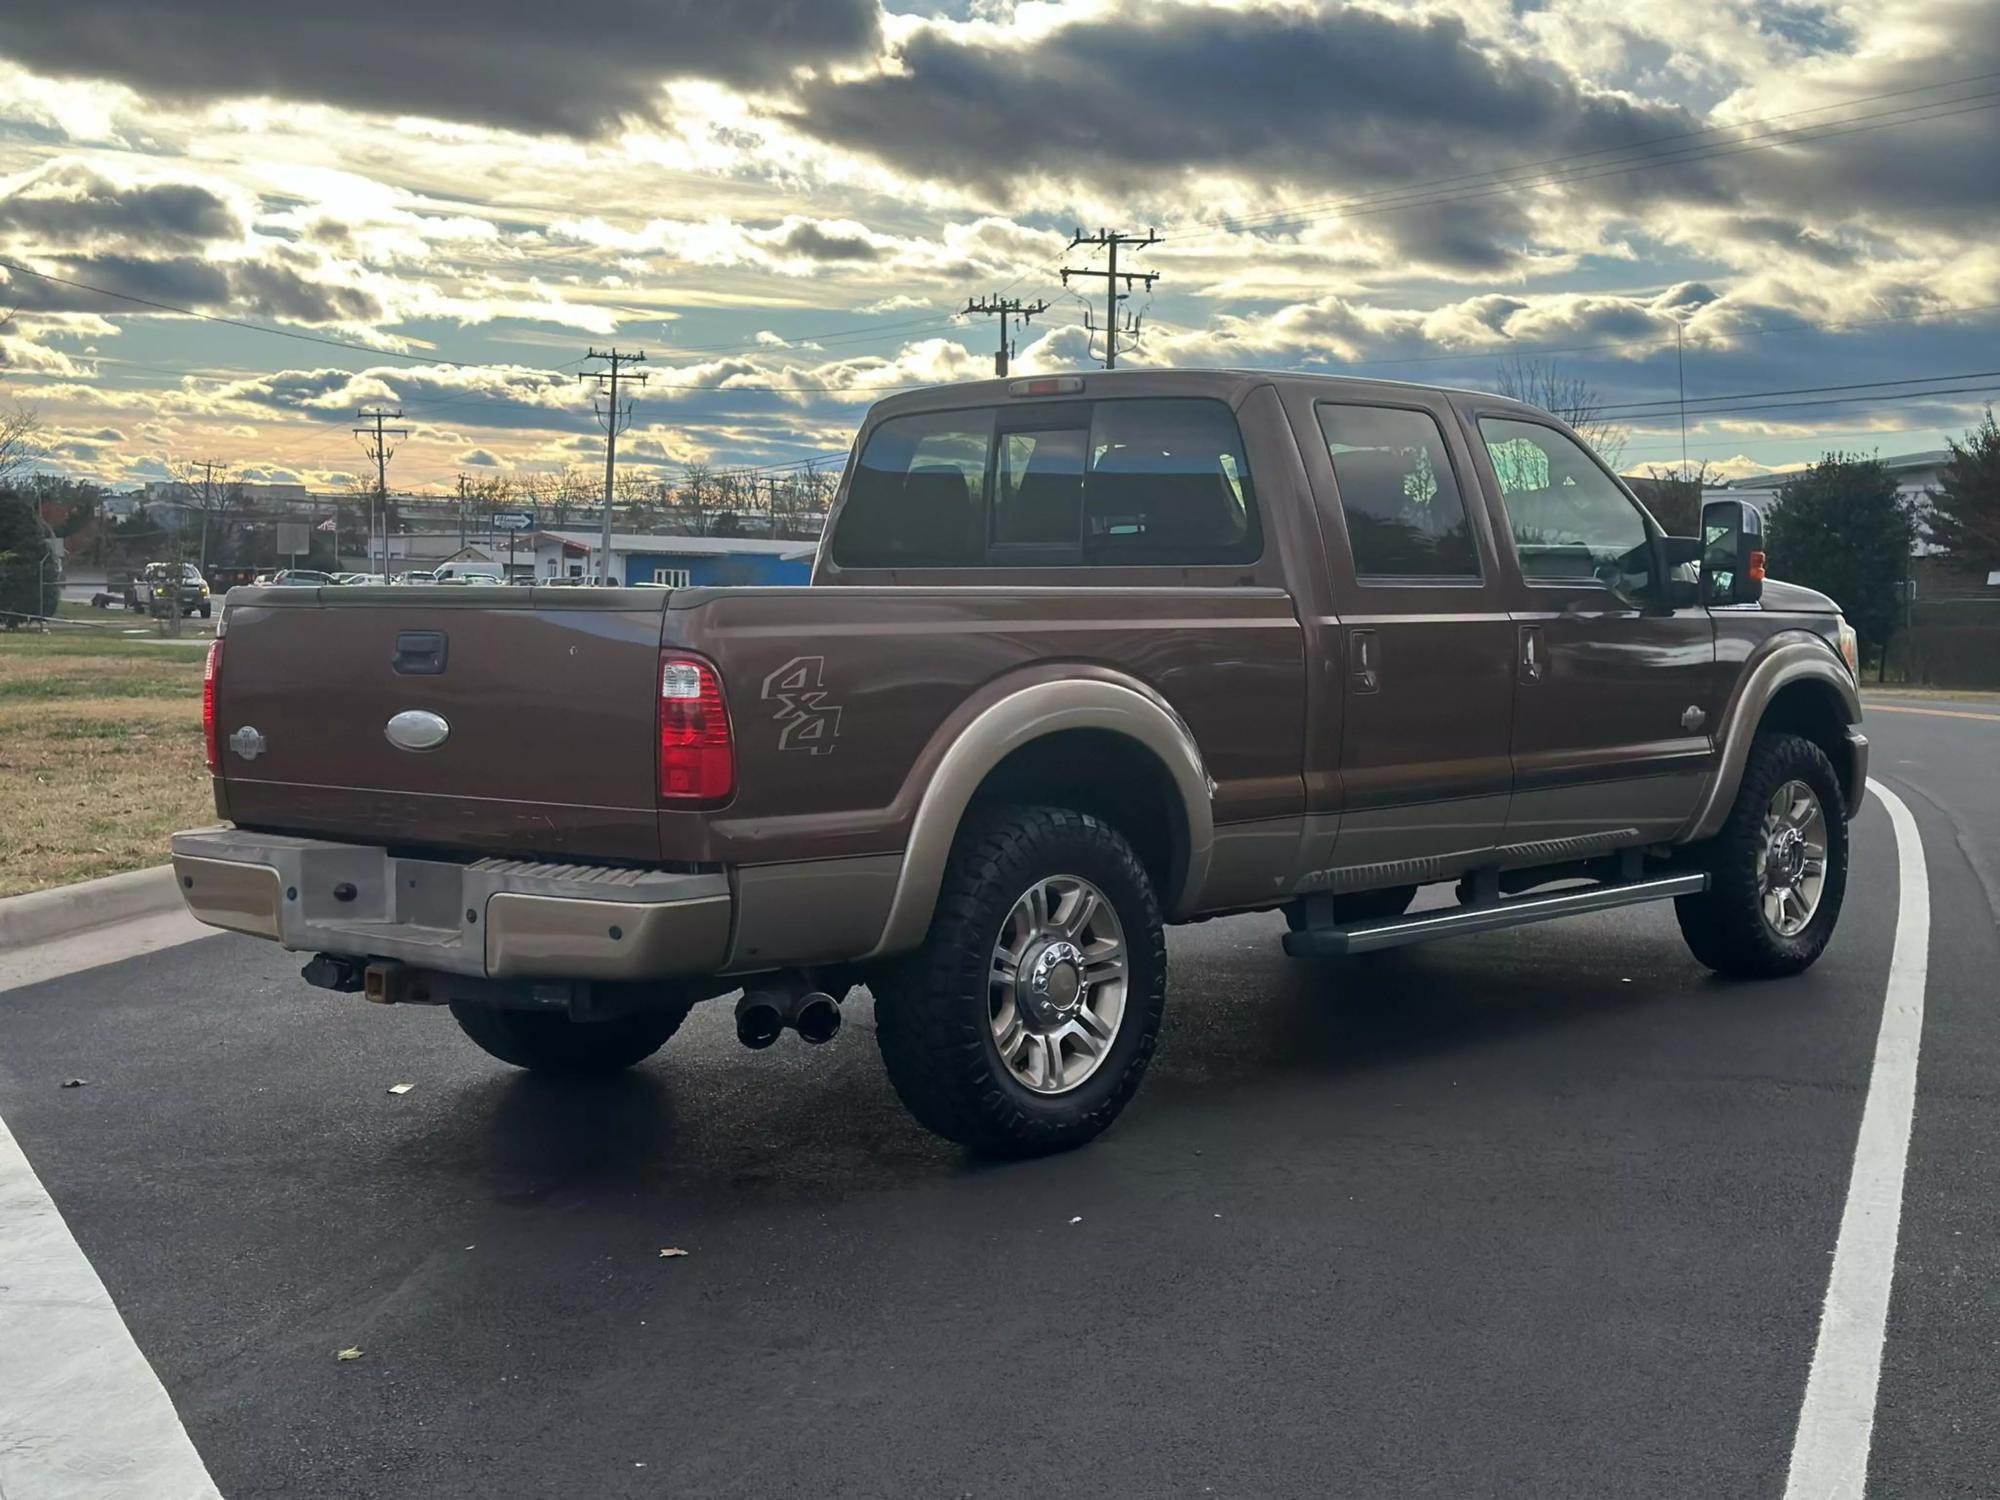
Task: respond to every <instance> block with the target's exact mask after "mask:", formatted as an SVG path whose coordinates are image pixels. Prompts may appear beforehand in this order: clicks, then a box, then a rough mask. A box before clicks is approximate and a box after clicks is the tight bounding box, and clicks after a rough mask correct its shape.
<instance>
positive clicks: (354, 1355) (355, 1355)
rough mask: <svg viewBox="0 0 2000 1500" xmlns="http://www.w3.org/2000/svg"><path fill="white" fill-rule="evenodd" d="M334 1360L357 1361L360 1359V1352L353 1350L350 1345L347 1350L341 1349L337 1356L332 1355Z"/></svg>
mask: <svg viewBox="0 0 2000 1500" xmlns="http://www.w3.org/2000/svg"><path fill="white" fill-rule="evenodd" d="M334 1358H335V1359H342V1360H345V1359H359V1358H361V1350H359V1349H357V1348H355V1347H354V1346H352V1345H349V1346H348V1347H347V1348H345V1349H342V1350H341V1351H340V1352H339V1353H338V1354H336V1355H334Z"/></svg>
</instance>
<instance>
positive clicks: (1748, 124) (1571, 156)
mask: <svg viewBox="0 0 2000 1500" xmlns="http://www.w3.org/2000/svg"><path fill="white" fill-rule="evenodd" d="M1994 78H2000V71H1994V72H1987V73H1973V74H1967V75H1965V76H1963V77H1959V78H1947V79H1944V80H1941V81H1940V82H1937V83H1927V84H1919V85H1916V86H1914V87H1911V88H1904V89H1890V90H1888V91H1886V92H1883V93H1878V94H1861V95H1856V96H1855V97H1853V98H1848V99H1841V100H1837V101H1835V102H1834V103H1832V104H1820V105H1814V106H1811V107H1810V108H1806V109H1795V110H1788V111H1785V112H1784V113H1781V114H1774V115H1763V116H1759V117H1757V118H1753V119H1748V120H1738V121H1735V122H1733V123H1731V124H1727V125H1709V126H1704V127H1702V128H1701V129H1698V130H1684V131H1676V132H1673V133H1672V134H1668V135H1658V136H1650V137H1647V138H1645V139H1643V140H1637V141H1627V142H1625V143H1623V144H1621V145H1616V146H1599V147H1596V148H1595V149H1593V150H1589V151H1576V152H1568V153H1565V154H1563V155H1560V156H1550V157H1544V158H1542V159H1540V160H1538V161H1529V162H1516V163H1515V164H1514V165H1512V166H1511V167H1492V168H1488V169H1486V170H1484V171H1480V172H1461V173H1458V174H1457V175H1455V176H1450V177H1434V178H1430V179H1428V180H1426V181H1424V182H1418V183H1412V184H1410V185H1408V186H1406V187H1402V188H1378V189H1375V190H1374V191H1372V192H1367V193H1357V194H1353V195H1350V196H1347V197H1343V198H1327V199H1321V200H1319V201H1317V202H1310V201H1309V202H1306V203H1295V204H1293V205H1291V206H1290V207H1289V208H1284V209H1273V210H1271V211H1269V212H1267V213H1263V214H1249V215H1244V216H1243V217H1241V218H1237V219H1225V220H1223V221H1222V223H1221V224H1219V225H1217V226H1215V227H1216V228H1217V229H1220V230H1225V231H1228V232H1232V233H1234V232H1237V231H1239V230H1241V229H1245V228H1256V227H1260V226H1262V225H1266V224H1272V223H1284V222H1286V221H1288V220H1290V219H1292V218H1294V217H1295V216H1297V215H1298V214H1301V213H1306V212H1311V211H1312V210H1315V209H1319V208H1336V209H1337V208H1349V207H1359V206H1365V205H1367V204H1370V203H1374V202H1379V201H1381V200H1383V199H1385V198H1396V197H1401V196H1405V195H1408V194H1413V193H1425V192H1430V191H1434V190H1436V189H1439V188H1444V187H1449V186H1451V185H1453V184H1465V183H1473V182H1482V183H1483V182H1484V181H1485V180H1489V179H1494V178H1497V177H1499V176H1501V175H1503V174H1511V173H1524V172H1527V173H1531V172H1535V171H1540V170H1543V169H1546V168H1549V167H1558V166H1563V165H1565V164H1567V163H1571V162H1579V161H1585V160H1588V159H1589V158H1591V157H1596V156H1606V155H1619V154H1622V153H1625V152H1630V151H1642V150H1645V149H1646V148H1649V147H1652V146H1656V145H1661V144H1665V143H1667V142H1670V141H1676V140H1688V139H1692V138H1694V137H1697V136H1704V135H1719V134H1721V133H1722V132H1724V131H1732V130H1753V129H1755V128H1756V127H1758V126H1761V125H1770V124H1775V123H1776V122H1777V121H1780V120H1792V119H1797V118H1798V117H1799V116H1801V115H1810V114H1824V113H1826V112H1827V111H1829V110H1834V109H1851V108H1853V107H1854V106H1855V105H1858V104H1875V103H1879V102H1880V101H1882V100H1884V99H1902V98H1907V97H1909V96H1910V95H1912V94H1928V93H1935V92H1937V91H1938V90H1940V89H1949V88H1958V87H1961V86H1962V85H1965V84H1968V83H1984V82H1986V81H1988V80H1989V79H1994ZM1982 97H1985V96H1984V95H1961V96H1959V98H1956V99H1936V100H1930V101H1927V102H1926V103H1924V104H1918V105H1906V106H1903V107H1902V108H1901V109H1895V110H1887V111H1883V112H1882V113H1883V114H1898V113H1903V112H1905V111H1907V110H1911V109H1922V108H1927V107H1932V106H1937V105H1946V104H1956V103H1961V102H1964V100H1966V99H1970V98H1982ZM1872 118H1875V116H1865V115H1857V116H1853V117H1851V119H1872ZM1846 123H1850V121H1848V120H1824V121H1820V122H1819V124H1820V125H1822V126H1826V125H1841V124H1846ZM1797 128H1798V129H1813V128H1816V127H1813V126H1802V127H1797ZM1711 144H1713V145H1717V146H1722V145H1733V144H1740V142H1734V141H1717V142H1712V143H1711ZM1187 238H1193V236H1188V237H1187Z"/></svg>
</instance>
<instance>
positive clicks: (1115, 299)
mask: <svg viewBox="0 0 2000 1500" xmlns="http://www.w3.org/2000/svg"><path fill="white" fill-rule="evenodd" d="M1159 243H1160V236H1159V235H1157V234H1155V233H1153V231H1152V230H1150V229H1148V230H1147V231H1146V232H1145V233H1144V234H1123V233H1121V232H1120V231H1118V230H1116V229H1100V230H1098V231H1097V233H1095V234H1085V233H1084V232H1083V231H1082V230H1081V229H1079V230H1077V231H1076V234H1075V236H1074V237H1073V238H1072V239H1071V240H1070V242H1069V248H1070V249H1072V250H1074V249H1076V247H1077V246H1079V245H1090V246H1093V247H1099V248H1102V249H1104V250H1107V251H1109V252H1110V258H1109V262H1108V266H1107V268H1106V269H1105V270H1102V271H1097V270H1092V269H1090V268H1089V267H1085V268H1083V269H1081V270H1078V269H1075V268H1073V267H1070V266H1064V267H1063V270H1062V283H1063V285H1064V286H1068V285H1069V279H1070V277H1072V276H1102V277H1103V278H1104V368H1105V369H1107V370H1115V369H1117V368H1118V304H1119V303H1120V302H1123V301H1124V300H1125V298H1126V296H1127V294H1128V293H1130V292H1131V290H1132V284H1133V283H1134V282H1138V281H1143V282H1145V283H1146V290H1147V291H1149V292H1150V291H1151V290H1152V289H1153V283H1154V282H1156V281H1158V280H1159V279H1160V273H1159V272H1158V271H1121V270H1119V269H1118V247H1119V246H1120V245H1129V246H1130V247H1132V248H1133V249H1135V250H1143V249H1145V248H1146V246H1148V245H1157V244H1159ZM1121 280H1122V281H1123V282H1124V283H1125V286H1124V289H1123V290H1122V291H1121V290H1120V289H1119V285H1118V283H1119V282H1120V281H1121Z"/></svg>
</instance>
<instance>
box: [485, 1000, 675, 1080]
mask: <svg viewBox="0 0 2000 1500" xmlns="http://www.w3.org/2000/svg"><path fill="white" fill-rule="evenodd" d="M698 998H700V997H699V996H698V995H695V994H691V993H690V994H670V995H668V996H666V997H663V998H661V999H660V1000H659V1001H658V1002H657V1003H655V1004H653V1005H649V1006H648V1007H647V1008H646V1009H644V1010H639V1011H634V1012H632V1013H631V1014H630V1015H624V1016H619V1017H617V1018H616V1019H615V1020H610V1021H572V1020H571V1019H570V1018H569V1017H568V1016H565V1015H561V1014H558V1013H557V1012H554V1011H536V1010H503V1009H501V1008H499V1007H497V1006H492V1005H468V1004H466V1003H465V1002H463V1001H453V1002H452V1005H451V1018H452V1019H453V1020H454V1021H456V1022H458V1029H459V1030H460V1031H463V1032H464V1033H465V1034H466V1035H467V1036H468V1037H470V1038H472V1040H473V1042H474V1044H475V1045H477V1046H478V1047H479V1048H480V1049H481V1050H482V1051H484V1052H486V1053H487V1054H488V1055H490V1056H492V1057H497V1058H499V1059H500V1061H502V1062H504V1063H512V1064H513V1065H514V1066H515V1067H517V1068H526V1069H527V1070H528V1071H529V1072H531V1073H544V1074H552V1075H566V1076H570V1077H579V1076H589V1075H602V1074H606V1073H616V1072H619V1071H620V1070H622V1069H625V1068H629V1067H632V1066H634V1065H635V1064H638V1063H642V1062H644V1061H645V1060H646V1059H647V1058H649V1057H651V1056H652V1055H653V1054H654V1053H655V1052H658V1051H659V1050H660V1048H662V1047H664V1046H665V1045H666V1044H667V1039H668V1038H669V1037H671V1036H672V1035H673V1034H674V1033H675V1032H676V1031H679V1030H680V1027H681V1022H682V1021H685V1020H686V1019H687V1014H688V1012H689V1011H690V1010H692V1009H694V1005H695V1001H696V1000H697V999H698Z"/></svg>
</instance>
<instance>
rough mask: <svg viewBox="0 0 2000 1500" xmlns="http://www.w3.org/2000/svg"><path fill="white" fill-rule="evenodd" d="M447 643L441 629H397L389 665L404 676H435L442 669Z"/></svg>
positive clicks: (439, 673) (440, 672)
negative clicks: (393, 652)
mask: <svg viewBox="0 0 2000 1500" xmlns="http://www.w3.org/2000/svg"><path fill="white" fill-rule="evenodd" d="M449 644H450V643H449V642H448V641H447V640H446V639H445V633H444V632H443V631H442V630H404V631H399V632H398V633H397V635H396V654H395V655H394V656H392V657H390V658H389V665H390V667H391V668H392V669H393V670H395V671H396V672H398V673H400V674H402V675H403V676H405V677H437V676H439V675H441V674H442V673H443V671H444V661H445V655H446V652H447V650H448V648H449Z"/></svg>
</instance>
